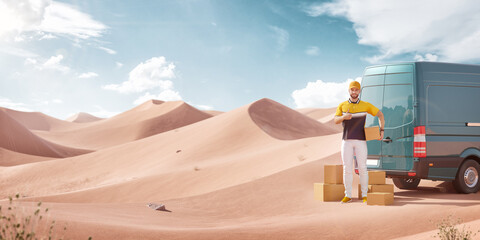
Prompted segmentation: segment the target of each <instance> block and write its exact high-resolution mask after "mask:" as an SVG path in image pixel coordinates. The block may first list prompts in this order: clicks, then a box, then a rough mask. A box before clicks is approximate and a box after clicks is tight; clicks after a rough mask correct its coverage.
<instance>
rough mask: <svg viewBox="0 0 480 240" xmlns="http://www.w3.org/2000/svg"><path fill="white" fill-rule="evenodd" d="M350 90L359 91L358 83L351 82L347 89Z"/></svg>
mask: <svg viewBox="0 0 480 240" xmlns="http://www.w3.org/2000/svg"><path fill="white" fill-rule="evenodd" d="M350 88H358V89H360V83H359V82H357V81H353V82H351V83H350V86H348V89H350Z"/></svg>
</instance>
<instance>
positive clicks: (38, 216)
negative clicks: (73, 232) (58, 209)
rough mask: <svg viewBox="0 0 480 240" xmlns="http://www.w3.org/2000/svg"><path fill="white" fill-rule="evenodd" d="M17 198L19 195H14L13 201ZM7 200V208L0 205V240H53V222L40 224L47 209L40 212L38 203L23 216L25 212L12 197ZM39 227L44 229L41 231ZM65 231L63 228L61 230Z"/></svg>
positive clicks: (40, 208) (40, 204)
mask: <svg viewBox="0 0 480 240" xmlns="http://www.w3.org/2000/svg"><path fill="white" fill-rule="evenodd" d="M19 198H20V195H19V194H17V195H15V200H18V199H19ZM8 199H9V202H8V206H2V205H0V240H36V239H48V240H51V239H54V238H53V236H54V235H55V221H52V222H51V223H50V225H48V223H45V224H43V223H42V220H43V219H44V218H43V215H42V214H47V213H48V208H45V210H42V207H41V206H42V203H41V202H39V203H37V207H36V209H35V211H34V212H33V213H32V214H25V210H24V209H23V208H22V209H20V208H19V207H18V205H17V204H16V201H14V199H13V197H9V198H8ZM41 226H45V227H44V228H43V229H41ZM66 229H67V228H66V227H64V229H63V230H64V231H66ZM60 239H61V238H60Z"/></svg>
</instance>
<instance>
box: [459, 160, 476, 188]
mask: <svg viewBox="0 0 480 240" xmlns="http://www.w3.org/2000/svg"><path fill="white" fill-rule="evenodd" d="M479 174H480V164H478V162H476V161H475V160H472V159H467V160H465V162H463V164H462V166H461V167H460V168H459V169H458V172H457V177H456V178H455V180H454V181H453V186H454V187H455V190H457V192H459V193H476V192H478V190H479V189H480V178H479Z"/></svg>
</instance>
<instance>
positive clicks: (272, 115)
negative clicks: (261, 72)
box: [248, 99, 336, 140]
mask: <svg viewBox="0 0 480 240" xmlns="http://www.w3.org/2000/svg"><path fill="white" fill-rule="evenodd" d="M248 112H249V114H250V116H251V117H252V120H253V121H254V122H255V123H256V124H257V125H258V126H259V127H260V128H261V129H262V130H264V131H265V132H266V133H268V134H269V135H270V136H272V137H274V138H278V139H282V140H293V139H299V138H307V137H315V136H323V135H328V134H333V133H336V132H335V131H333V130H332V129H331V128H329V127H326V126H324V125H323V124H322V123H319V122H318V121H315V120H313V119H311V118H308V117H305V115H303V114H300V113H298V112H297V111H295V110H292V109H290V108H287V107H285V106H283V105H281V104H280V103H277V102H274V101H272V100H270V99H262V100H259V101H257V102H256V103H254V104H252V105H251V106H250V108H249V109H248Z"/></svg>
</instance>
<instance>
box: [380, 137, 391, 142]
mask: <svg viewBox="0 0 480 240" xmlns="http://www.w3.org/2000/svg"><path fill="white" fill-rule="evenodd" d="M382 142H385V143H391V142H392V139H391V138H390V137H386V138H385V139H382Z"/></svg>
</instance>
